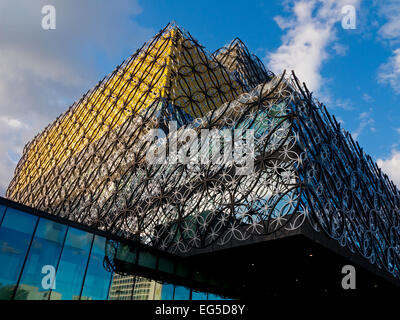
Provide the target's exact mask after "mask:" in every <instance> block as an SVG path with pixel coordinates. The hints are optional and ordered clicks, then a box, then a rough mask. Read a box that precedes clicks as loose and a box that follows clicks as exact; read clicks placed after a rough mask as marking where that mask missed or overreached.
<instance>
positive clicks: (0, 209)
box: [0, 204, 6, 225]
mask: <svg viewBox="0 0 400 320" xmlns="http://www.w3.org/2000/svg"><path fill="white" fill-rule="evenodd" d="M5 211H6V207H5V206H3V205H2V204H0V225H1V221H2V220H3V215H4V212H5Z"/></svg>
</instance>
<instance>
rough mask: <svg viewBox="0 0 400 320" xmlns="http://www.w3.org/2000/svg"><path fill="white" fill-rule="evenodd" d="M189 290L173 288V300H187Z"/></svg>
mask: <svg viewBox="0 0 400 320" xmlns="http://www.w3.org/2000/svg"><path fill="white" fill-rule="evenodd" d="M189 299H190V289H189V288H186V287H181V286H175V294H174V300H189Z"/></svg>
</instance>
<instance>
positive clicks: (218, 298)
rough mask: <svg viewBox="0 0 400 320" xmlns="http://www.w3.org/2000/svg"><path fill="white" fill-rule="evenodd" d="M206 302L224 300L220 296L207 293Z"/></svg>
mask: <svg viewBox="0 0 400 320" xmlns="http://www.w3.org/2000/svg"><path fill="white" fill-rule="evenodd" d="M208 300H225V299H224V298H222V297H221V296H217V295H216V294H213V293H209V294H208Z"/></svg>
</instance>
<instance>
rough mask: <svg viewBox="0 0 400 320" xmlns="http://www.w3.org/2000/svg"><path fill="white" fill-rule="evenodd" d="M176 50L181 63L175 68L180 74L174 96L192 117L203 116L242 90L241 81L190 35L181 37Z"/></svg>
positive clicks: (174, 100) (179, 105) (178, 104)
mask: <svg viewBox="0 0 400 320" xmlns="http://www.w3.org/2000/svg"><path fill="white" fill-rule="evenodd" d="M172 52H173V54H174V55H175V56H176V60H177V63H175V64H173V65H171V68H172V70H174V71H175V73H176V74H177V76H176V77H175V78H174V79H171V94H170V100H171V102H172V103H173V104H174V106H175V107H176V106H178V107H181V108H182V109H183V110H184V111H185V112H186V113H188V114H190V115H191V116H192V117H194V118H198V117H202V116H204V115H205V114H206V113H207V112H208V111H210V110H213V109H216V108H217V107H219V106H220V105H222V104H223V103H225V102H227V101H230V100H234V99H235V98H236V97H237V95H238V94H240V93H242V91H241V87H240V86H239V84H238V83H237V82H236V81H233V80H232V79H230V78H229V75H228V73H227V72H226V71H225V70H224V69H223V68H221V67H220V66H219V65H218V63H217V62H215V61H212V60H211V61H210V60H209V59H208V57H207V56H206V54H205V53H204V52H203V51H202V50H201V49H199V47H198V46H196V45H194V44H193V42H191V41H189V40H188V39H186V38H184V37H180V38H179V40H178V43H177V45H176V46H175V47H174V48H173V51H172Z"/></svg>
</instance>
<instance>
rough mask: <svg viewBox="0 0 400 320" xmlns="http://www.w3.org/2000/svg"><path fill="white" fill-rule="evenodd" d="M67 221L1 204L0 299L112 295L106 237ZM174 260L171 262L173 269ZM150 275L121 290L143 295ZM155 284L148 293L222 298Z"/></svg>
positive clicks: (148, 260) (144, 261) (150, 261)
mask: <svg viewBox="0 0 400 320" xmlns="http://www.w3.org/2000/svg"><path fill="white" fill-rule="evenodd" d="M68 225H69V223H68V222H66V224H64V223H60V222H55V221H53V220H50V219H46V218H44V217H40V218H39V217H38V216H37V215H36V214H35V213H27V212H23V211H21V210H17V209H15V208H12V207H8V206H7V205H0V300H10V299H15V300H48V299H51V300H77V299H81V300H107V299H111V298H112V297H111V296H110V292H111V287H112V284H113V280H112V279H113V276H114V275H113V272H111V271H108V270H106V268H105V264H104V260H105V251H106V250H105V249H106V243H107V242H106V241H107V239H106V238H105V237H102V236H99V235H94V234H93V233H91V232H85V231H82V230H80V229H76V228H73V227H71V226H68ZM141 254H142V252H141ZM155 263H156V258H155V257H152V256H151V257H149V256H146V254H142V256H141V257H140V256H139V264H141V265H143V266H150V267H154V264H155ZM163 263H164V264H162V266H163V268H162V270H164V269H166V268H165V261H164V262H163ZM173 266H174V265H173V264H172V267H171V266H170V267H169V269H171V270H170V271H171V272H173V269H174V268H173ZM167 269H168V268H167ZM169 269H168V270H169ZM51 270H53V271H51ZM131 277H132V276H131ZM137 277H138V278H139V279H140V278H141V277H139V276H137ZM135 279H136V276H135ZM124 281H125V280H124ZM146 281H150V282H151V281H152V280H151V279H147V280H146ZM146 281H144V282H143V280H142V281H141V282H140V283H141V284H140V285H138V286H136V285H135V282H136V281H135V282H133V283H130V282H129V283H126V284H125V283H124V282H123V283H121V284H120V285H122V287H120V288H118V290H121V295H122V296H124V299H126V298H125V294H126V292H125V291H126V290H127V289H129V290H130V293H131V294H130V296H131V298H132V297H134V296H135V295H143V291H146V290H148V288H149V287H150V286H151V284H144V283H145V282H146ZM136 290H137V291H136ZM154 290H155V289H154ZM157 290H158V291H157V292H158V293H157V294H156V291H154V292H152V293H151V294H149V295H148V297H147V299H159V298H161V299H162V300H189V299H192V300H206V299H208V300H221V299H224V298H222V297H220V296H217V295H213V294H207V293H205V292H199V291H194V290H192V289H190V288H187V287H183V286H177V285H174V284H170V283H164V284H163V285H162V289H161V294H160V291H159V287H158V289H157ZM141 299H143V296H141Z"/></svg>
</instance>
